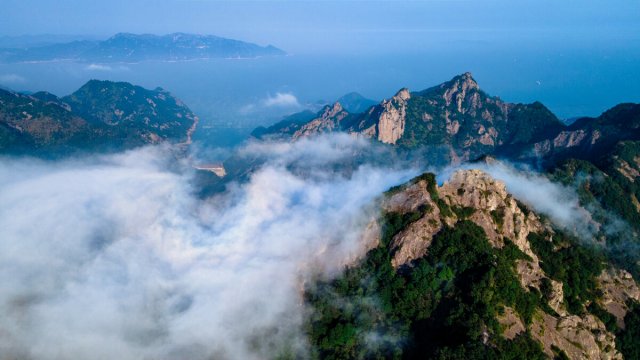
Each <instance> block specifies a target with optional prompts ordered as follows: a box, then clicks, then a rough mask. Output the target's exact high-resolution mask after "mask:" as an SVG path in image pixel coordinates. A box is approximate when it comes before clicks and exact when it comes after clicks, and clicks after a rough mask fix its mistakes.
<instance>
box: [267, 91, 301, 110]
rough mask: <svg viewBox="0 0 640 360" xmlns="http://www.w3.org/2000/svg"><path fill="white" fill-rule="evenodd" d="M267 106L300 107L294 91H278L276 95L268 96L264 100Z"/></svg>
mask: <svg viewBox="0 0 640 360" xmlns="http://www.w3.org/2000/svg"><path fill="white" fill-rule="evenodd" d="M262 103H263V104H264V106H267V107H274V106H277V107H300V103H299V102H298V98H296V97H295V95H293V94H292V93H280V92H278V93H276V95H275V96H268V97H267V98H266V99H265V100H264V101H263V102H262Z"/></svg>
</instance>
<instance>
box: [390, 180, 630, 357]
mask: <svg viewBox="0 0 640 360" xmlns="http://www.w3.org/2000/svg"><path fill="white" fill-rule="evenodd" d="M431 181H432V180H430V179H428V178H424V177H419V178H416V179H415V180H414V181H412V182H410V183H408V184H406V185H405V186H403V187H400V188H396V189H392V190H391V191H390V192H389V194H388V195H387V196H386V197H385V200H384V201H383V203H382V211H383V213H400V214H412V213H416V212H418V213H419V214H420V216H419V217H418V218H417V219H416V220H415V221H412V222H410V223H409V224H408V225H407V226H405V227H404V228H403V229H402V230H401V231H400V232H398V233H397V234H396V235H395V236H394V237H393V239H392V241H391V244H390V251H391V252H392V254H393V257H392V265H393V267H394V268H396V269H397V270H398V271H400V270H401V269H402V268H404V267H409V268H410V267H412V266H413V265H412V264H413V261H415V260H416V259H419V258H421V257H422V256H424V255H425V254H427V253H428V251H429V246H430V244H431V241H432V239H433V238H434V236H435V235H436V234H437V233H438V232H440V231H441V230H442V229H443V227H445V226H448V227H452V226H455V225H456V223H457V222H458V221H459V220H461V219H467V220H470V221H472V222H473V223H475V224H477V225H478V226H480V227H481V228H482V229H483V230H484V232H485V233H486V235H487V238H488V240H489V242H490V244H491V245H492V246H493V247H495V248H501V247H503V246H504V244H505V241H511V242H513V244H515V245H516V246H517V247H518V249H520V250H521V251H522V252H523V253H524V254H526V255H527V257H528V259H526V260H518V261H517V266H516V271H517V274H518V276H519V279H520V284H521V286H522V288H523V289H525V290H526V291H533V290H530V289H536V290H538V291H539V290H540V289H541V283H542V280H543V279H546V281H547V282H549V283H550V284H551V294H550V295H549V297H548V306H549V308H550V309H551V310H550V311H552V313H549V312H547V311H545V310H543V309H538V310H537V312H536V314H535V315H534V317H533V321H532V323H531V324H530V325H528V326H526V325H525V324H524V322H523V320H522V319H521V318H520V317H519V316H518V314H517V312H515V311H514V310H513V309H511V308H508V307H507V308H505V311H504V313H503V314H502V315H500V316H499V318H498V321H499V322H500V323H501V324H503V327H504V332H503V334H502V336H503V337H505V338H506V339H513V338H514V337H515V336H516V335H518V334H520V333H523V332H529V333H530V334H531V336H532V337H533V338H534V339H536V341H539V342H540V344H541V345H542V347H543V349H544V352H545V353H546V354H547V355H549V356H551V357H553V356H556V355H557V349H561V350H562V351H563V352H564V353H565V354H566V355H568V356H569V358H571V359H622V356H621V354H620V353H619V352H618V351H617V350H616V347H615V346H616V343H615V335H614V334H613V333H611V332H610V331H608V330H607V328H606V327H605V325H604V323H603V322H602V321H601V320H600V319H599V318H597V317H596V316H594V315H592V314H589V313H586V314H585V315H581V316H579V315H575V314H570V313H569V312H568V311H567V309H566V307H565V304H564V295H563V283H562V282H559V281H556V280H553V279H551V278H549V277H548V276H547V274H546V273H545V272H544V271H543V270H542V268H541V266H540V261H541V260H540V259H539V257H538V256H537V254H536V253H535V252H534V251H533V250H532V246H531V244H530V242H529V240H528V235H529V234H531V233H553V229H552V226H551V224H550V223H548V222H547V220H542V219H541V218H540V217H539V216H537V215H536V214H535V213H534V212H532V211H530V210H529V209H527V208H526V207H525V206H524V205H523V204H521V203H519V202H518V201H517V200H516V199H515V198H513V196H511V195H510V194H509V193H508V192H507V191H506V188H505V185H504V183H502V182H500V181H497V180H495V179H493V178H492V177H491V176H489V175H488V174H486V173H484V172H482V171H480V170H460V171H457V172H455V173H454V174H453V175H452V176H451V178H450V179H449V180H448V181H447V182H445V183H444V184H442V185H441V186H437V185H435V184H434V183H432V182H431ZM548 241H550V240H548ZM598 284H599V286H600V288H601V290H602V292H603V296H602V298H601V300H600V303H601V304H603V306H604V308H605V309H606V310H607V311H608V312H609V313H611V314H612V315H614V316H615V317H616V319H617V320H618V322H619V323H620V322H621V320H622V319H623V318H624V315H625V314H626V309H627V305H626V303H627V301H629V300H630V299H633V300H636V301H637V300H638V297H639V296H640V293H639V291H638V286H637V283H636V282H635V280H633V278H632V277H631V275H630V274H629V273H627V272H625V271H622V270H616V269H613V268H607V269H606V270H605V271H603V272H602V274H601V275H600V277H599V278H598Z"/></svg>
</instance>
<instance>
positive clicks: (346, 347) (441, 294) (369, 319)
mask: <svg viewBox="0 0 640 360" xmlns="http://www.w3.org/2000/svg"><path fill="white" fill-rule="evenodd" d="M411 219H413V216H412V215H410V216H408V217H407V216H399V215H396V214H387V216H386V221H385V226H384V232H383V234H384V239H383V241H382V244H381V245H380V246H379V247H377V248H375V249H373V250H371V251H370V252H369V253H368V254H367V256H366V258H365V259H364V260H363V261H362V262H361V263H360V264H359V265H358V266H355V267H352V268H349V269H347V270H346V271H345V273H344V275H343V276H342V277H340V278H338V279H336V280H333V281H330V282H319V283H317V284H316V285H315V286H313V287H310V288H308V289H307V291H306V301H307V302H308V304H310V305H311V306H312V308H313V309H314V313H313V315H312V316H311V318H310V320H309V322H308V324H307V332H308V335H309V339H310V341H311V344H312V346H313V349H314V356H315V357H317V358H323V359H324V358H326V359H345V358H409V359H410V358H442V359H520V358H529V359H542V358H544V355H543V354H542V350H541V348H540V346H539V345H538V344H537V343H536V342H535V341H533V340H532V339H531V338H530V336H529V335H528V334H522V335H520V336H518V337H517V338H516V339H514V340H512V341H507V340H504V339H503V338H502V337H501V336H500V335H499V334H500V333H501V326H500V324H499V323H498V322H497V320H496V315H497V314H498V313H500V312H501V311H502V309H503V307H504V306H511V307H513V308H514V309H516V311H517V312H518V313H519V314H520V315H521V316H522V318H523V319H524V321H525V322H527V323H529V322H530V321H531V319H532V316H533V312H534V310H535V308H536V307H537V306H538V305H539V303H540V298H541V295H540V294H539V293H538V292H536V291H525V290H524V289H522V287H521V286H520V283H519V281H518V279H517V276H516V273H515V269H514V267H515V263H514V262H515V260H516V259H526V258H527V256H526V255H525V254H523V253H522V252H521V251H520V250H519V249H518V248H517V247H516V246H515V245H514V244H513V243H511V242H510V241H507V243H506V244H505V247H504V248H503V249H494V248H493V247H491V245H490V244H489V242H488V240H487V238H486V235H485V234H484V231H483V230H482V229H481V228H480V227H478V226H477V225H475V224H474V223H472V222H469V221H461V222H459V223H458V224H457V225H456V226H455V227H454V228H445V229H444V230H443V231H442V232H440V233H439V234H438V235H437V236H436V237H435V238H434V239H433V242H432V244H431V247H430V248H429V253H428V255H427V256H425V257H423V258H421V259H418V260H417V261H416V262H414V263H413V264H412V266H411V267H408V268H405V269H402V270H400V271H396V270H395V269H393V268H392V267H391V262H390V259H391V254H390V253H389V250H387V245H388V243H389V242H390V239H391V238H392V237H393V235H395V233H397V231H400V230H401V229H402V226H403V224H406V223H407V222H408V221H411ZM485 333H486V334H490V338H489V343H485V342H486V340H487V338H486V335H485Z"/></svg>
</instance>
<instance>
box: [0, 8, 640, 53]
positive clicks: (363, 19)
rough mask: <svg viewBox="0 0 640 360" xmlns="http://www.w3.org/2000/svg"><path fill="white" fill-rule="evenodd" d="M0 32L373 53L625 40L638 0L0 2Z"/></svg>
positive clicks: (639, 16)
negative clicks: (182, 37) (175, 35)
mask: <svg viewBox="0 0 640 360" xmlns="http://www.w3.org/2000/svg"><path fill="white" fill-rule="evenodd" d="M2 2H3V5H2V12H0V35H10V36H15V35H24V34H42V33H49V34H83V35H96V36H100V37H107V36H109V35H111V34H113V33H116V32H135V33H158V34H162V33H170V32H177V31H182V32H195V33H209V34H216V35H221V36H226V37H232V38H239V39H243V40H248V41H253V42H257V43H261V44H267V43H271V44H274V45H276V46H279V47H282V48H284V49H286V50H288V51H291V52H297V53H300V52H306V53H310V52H314V51H320V52H327V51H331V50H334V51H344V50H345V49H347V50H348V49H351V50H353V51H375V50H376V49H381V48H386V49H388V50H401V49H411V48H416V47H418V48H419V47H425V46H434V43H438V42H440V43H442V42H444V43H445V44H446V43H449V42H451V41H453V42H455V41H484V42H492V41H501V42H504V41H514V42H516V43H518V42H523V41H526V42H536V41H538V42H545V41H548V42H552V43H559V44H562V43H563V42H571V43H572V44H574V45H576V44H578V45H579V44H580V43H583V44H584V46H596V45H597V44H598V43H609V44H610V43H612V42H614V43H621V44H622V43H625V42H627V41H634V42H635V44H637V43H638V39H640V1H638V0H633V1H631V0H620V1H593V0H586V1H585V0H583V1H571V0H569V1H565V0H563V1H558V0H553V1H551V0H535V1H531V0H522V1H520V0H476V1H452V0H449V1H213V0H167V1H160V0H126V1H125V0H109V1H103V0H96V1H87V0H57V1H51V0H46V1H45V0H3V1H2Z"/></svg>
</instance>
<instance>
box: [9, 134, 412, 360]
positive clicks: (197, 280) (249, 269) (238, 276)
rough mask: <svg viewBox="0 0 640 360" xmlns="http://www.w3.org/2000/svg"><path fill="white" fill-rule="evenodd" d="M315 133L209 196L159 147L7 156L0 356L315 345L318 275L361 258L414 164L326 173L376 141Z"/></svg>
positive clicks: (209, 352)
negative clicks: (379, 203) (382, 200)
mask: <svg viewBox="0 0 640 360" xmlns="http://www.w3.org/2000/svg"><path fill="white" fill-rule="evenodd" d="M313 144H314V146H309V143H307V142H299V143H297V145H296V144H289V145H286V146H282V145H274V146H278V147H274V148H271V149H270V150H269V151H266V153H268V154H270V155H269V156H270V159H269V160H268V161H267V162H266V163H265V164H264V165H263V166H262V167H261V168H260V169H259V170H258V171H256V172H255V173H254V174H253V175H252V176H251V178H250V180H249V181H248V182H246V183H243V184H233V185H231V186H230V187H229V190H228V191H227V192H225V193H223V194H219V195H217V196H215V197H213V198H210V199H207V200H201V199H198V198H196V197H195V196H193V195H192V192H193V189H192V188H191V185H190V184H191V182H190V179H191V176H192V170H191V169H190V167H189V166H188V164H186V163H184V164H182V163H181V162H180V161H178V162H176V160H175V158H173V157H172V155H171V154H170V152H168V151H166V149H163V148H160V147H155V148H144V149H139V150H135V151H130V152H127V153H122V154H116V155H111V156H102V157H91V158H85V159H75V160H67V161H59V162H44V161H39V160H29V159H15V158H2V159H1V160H0V187H1V188H2V191H1V192H0V229H2V230H1V236H0V268H1V271H0V282H2V284H3V291H2V293H0V315H1V316H0V329H1V330H0V352H1V353H3V354H9V358H11V357H14V358H22V359H80V358H92V359H185V358H189V359H204V358H229V359H252V358H255V359H259V358H265V357H270V356H273V355H275V354H276V352H278V351H281V350H282V349H283V348H287V349H289V351H290V352H292V353H294V354H302V355H303V354H305V342H304V338H303V336H302V335H300V334H301V331H300V325H301V323H302V318H303V315H304V311H305V309H304V307H303V306H302V305H301V298H300V296H301V293H300V292H301V290H300V289H301V287H302V285H303V283H304V281H305V279H306V278H307V277H308V276H310V275H312V274H317V273H324V274H332V273H334V272H335V271H339V270H340V269H341V267H342V266H343V264H344V263H345V262H346V261H348V260H350V259H352V258H353V257H355V256H359V255H361V254H362V252H363V251H364V249H363V242H362V241H361V239H360V237H361V235H362V230H363V229H364V228H365V227H366V225H367V224H368V222H369V221H370V220H371V218H372V217H373V216H375V210H374V209H375V206H374V202H375V199H376V198H377V197H378V196H379V195H380V194H381V193H382V192H383V191H384V190H386V189H387V188H389V187H390V186H392V185H396V184H398V183H401V182H403V181H405V180H407V179H408V178H410V177H411V176H412V175H415V171H412V170H407V171H391V170H389V169H385V168H381V167H376V166H368V165H363V166H360V167H358V168H357V169H356V170H355V171H353V172H350V173H349V174H348V175H344V174H339V173H336V174H324V175H323V174H314V170H313V168H315V167H317V166H318V165H319V164H320V165H321V164H326V163H330V162H333V161H339V160H340V159H341V158H344V157H349V156H351V155H352V153H353V152H354V151H355V150H354V147H355V148H357V149H361V147H362V146H366V145H363V144H362V143H358V142H357V141H351V140H346V138H345V137H341V136H337V137H325V138H321V139H319V140H317V141H315V142H313ZM259 150H260V151H263V152H264V151H265V149H264V148H260V149H259ZM246 151H252V150H251V148H248V149H247V150H246ZM300 154H302V155H303V156H304V160H305V162H306V161H308V163H309V164H311V165H310V166H311V168H310V169H308V171H306V172H304V173H305V175H300V174H298V173H295V172H292V171H291V170H289V168H288V165H289V163H290V161H292V160H291V159H298V160H299V158H300ZM319 171H320V170H319ZM324 171H326V170H324ZM328 175H330V176H328Z"/></svg>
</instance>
